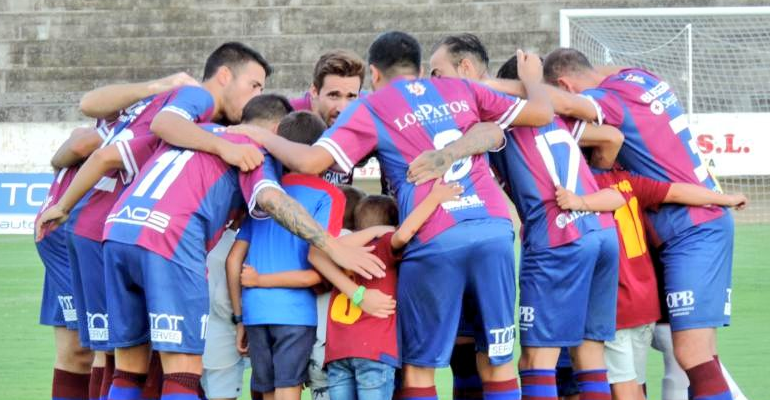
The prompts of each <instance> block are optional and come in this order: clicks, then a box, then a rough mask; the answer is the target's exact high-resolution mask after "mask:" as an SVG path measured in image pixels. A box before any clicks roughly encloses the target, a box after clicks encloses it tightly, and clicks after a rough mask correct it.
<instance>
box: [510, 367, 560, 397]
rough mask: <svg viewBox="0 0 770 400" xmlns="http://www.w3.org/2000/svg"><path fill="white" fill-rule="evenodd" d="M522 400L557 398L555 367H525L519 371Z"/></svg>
mask: <svg viewBox="0 0 770 400" xmlns="http://www.w3.org/2000/svg"><path fill="white" fill-rule="evenodd" d="M519 378H520V379H521V400H557V399H558V394H557V392H556V370H555V369H525V370H522V371H520V372H519Z"/></svg>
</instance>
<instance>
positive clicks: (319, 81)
mask: <svg viewBox="0 0 770 400" xmlns="http://www.w3.org/2000/svg"><path fill="white" fill-rule="evenodd" d="M327 75H336V76H341V77H343V78H347V77H353V76H357V77H359V78H361V85H362V86H363V84H364V76H366V68H364V60H362V59H361V57H359V56H357V55H356V54H355V53H353V52H351V51H347V50H332V51H330V52H327V53H325V54H323V55H322V56H321V58H319V59H318V62H316V63H315V68H313V85H314V86H315V88H316V89H318V90H321V87H322V86H323V84H324V78H326V76H327Z"/></svg>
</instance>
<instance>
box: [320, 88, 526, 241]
mask: <svg viewBox="0 0 770 400" xmlns="http://www.w3.org/2000/svg"><path fill="white" fill-rule="evenodd" d="M525 103H526V101H524V100H521V99H519V98H517V97H512V96H507V95H504V94H502V93H499V92H495V91H492V90H491V89H489V88H487V87H486V86H483V85H479V84H476V83H473V82H469V81H466V80H460V79H451V78H441V79H439V78H425V79H416V80H405V79H397V80H395V81H393V82H392V83H390V84H389V85H388V86H387V87H385V88H383V89H380V90H378V91H377V92H374V93H371V94H370V95H368V96H367V97H366V98H363V99H359V100H356V101H355V102H353V103H352V104H350V105H349V106H348V107H347V108H346V109H345V111H343V112H342V114H340V116H339V117H338V118H337V121H336V122H335V123H334V125H333V126H332V127H331V128H329V129H328V130H327V131H326V132H324V134H323V136H322V137H321V139H319V140H318V142H317V143H316V145H317V146H322V147H323V148H324V149H326V150H327V151H328V152H329V153H330V154H331V155H332V156H333V157H334V160H335V161H336V162H337V165H338V166H339V167H340V168H341V169H342V170H344V171H346V172H347V171H351V170H352V169H353V166H354V165H355V164H356V163H357V162H358V161H360V160H361V159H363V158H364V157H366V156H367V155H369V154H370V153H371V152H372V151H375V152H376V153H375V154H376V157H377V159H378V161H379V162H380V168H381V170H382V173H383V174H384V175H385V178H386V179H387V180H388V181H389V182H390V183H391V184H392V186H393V188H394V189H395V192H396V198H397V199H398V204H399V212H400V219H401V221H403V220H404V218H406V216H407V215H409V213H410V212H411V211H412V209H413V208H414V207H415V206H417V205H418V204H419V203H420V202H421V201H422V200H423V199H424V198H425V197H426V196H427V195H428V193H429V192H430V189H431V184H430V183H428V184H424V185H421V186H415V185H413V184H411V183H409V182H407V181H406V171H407V169H408V168H409V163H410V162H411V161H412V160H414V159H415V158H416V157H417V156H419V155H420V154H421V153H422V152H424V151H426V150H433V149H440V148H443V147H444V146H446V145H447V144H449V143H451V142H453V141H455V140H457V139H459V138H460V137H462V135H464V134H465V132H467V131H468V130H469V129H470V128H471V126H473V125H474V124H475V123H477V122H481V121H496V122H497V123H498V124H499V125H500V126H501V127H507V126H508V125H510V124H511V123H512V122H513V121H514V119H515V118H516V116H517V115H518V113H519V112H521V109H522V108H523V107H524V104H525ZM444 180H445V181H448V182H452V181H457V182H459V183H460V184H461V185H462V186H463V187H464V188H465V192H464V193H463V194H462V195H461V198H460V200H457V201H451V202H446V203H443V204H442V205H441V207H439V208H437V210H436V211H434V213H433V214H432V215H431V217H430V218H429V219H428V221H427V222H426V223H425V224H424V225H423V226H422V228H421V229H420V231H419V232H418V233H417V239H418V240H419V241H420V242H423V243H424V242H426V241H428V240H430V239H431V238H432V237H434V236H436V235H438V234H439V233H441V232H443V231H444V230H446V229H448V228H450V227H452V226H454V225H456V224H457V223H458V222H461V221H465V220H474V219H484V218H506V219H508V218H510V215H509V212H508V206H507V205H506V202H505V199H504V198H503V196H502V194H501V193H500V190H499V189H498V188H497V185H496V184H495V181H494V179H493V178H492V176H491V174H490V173H489V163H488V162H487V160H486V156H484V155H481V156H473V157H468V158H465V159H463V160H459V161H457V162H456V163H455V164H453V165H452V167H451V168H450V170H449V171H448V172H447V173H446V174H445V176H444Z"/></svg>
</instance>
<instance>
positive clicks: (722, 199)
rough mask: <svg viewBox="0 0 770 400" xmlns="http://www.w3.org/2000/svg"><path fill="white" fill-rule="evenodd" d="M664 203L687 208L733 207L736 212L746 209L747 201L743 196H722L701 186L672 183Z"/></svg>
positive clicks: (739, 194)
mask: <svg viewBox="0 0 770 400" xmlns="http://www.w3.org/2000/svg"><path fill="white" fill-rule="evenodd" d="M663 202H664V203H677V204H684V205H688V206H705V205H709V204H713V205H717V206H725V207H735V209H736V210H742V209H744V208H746V205H747V204H748V202H749V200H748V198H746V196H745V195H743V194H741V193H738V194H723V193H717V192H714V191H712V190H709V189H707V188H705V187H703V186H698V185H693V184H690V183H678V182H675V183H672V184H671V187H670V188H669V189H668V193H667V194H666V197H665V198H664V199H663Z"/></svg>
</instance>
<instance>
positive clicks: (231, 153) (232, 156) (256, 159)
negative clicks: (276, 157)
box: [217, 141, 265, 172]
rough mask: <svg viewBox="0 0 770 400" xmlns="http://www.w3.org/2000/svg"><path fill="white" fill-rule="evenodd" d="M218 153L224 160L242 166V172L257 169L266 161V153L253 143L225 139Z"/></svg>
mask: <svg viewBox="0 0 770 400" xmlns="http://www.w3.org/2000/svg"><path fill="white" fill-rule="evenodd" d="M217 154H218V155H219V157H220V158H221V159H222V160H224V162H226V163H228V164H230V165H233V166H236V167H238V168H240V170H241V172H248V171H251V170H253V169H256V168H257V167H259V166H260V165H262V162H263V161H265V155H264V154H262V152H261V151H260V150H259V149H258V148H257V147H256V146H254V145H252V144H235V143H232V142H227V141H225V143H224V144H223V145H222V147H221V148H220V149H219V151H218V152H217Z"/></svg>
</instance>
